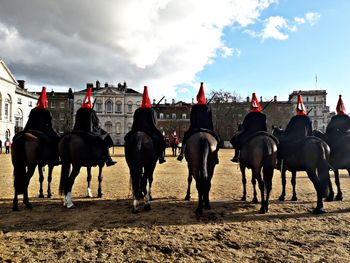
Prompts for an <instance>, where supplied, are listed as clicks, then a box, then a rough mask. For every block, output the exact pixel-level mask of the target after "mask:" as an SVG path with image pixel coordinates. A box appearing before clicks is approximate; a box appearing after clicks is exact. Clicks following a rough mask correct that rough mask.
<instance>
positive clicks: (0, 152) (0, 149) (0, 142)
mask: <svg viewBox="0 0 350 263" xmlns="http://www.w3.org/2000/svg"><path fill="white" fill-rule="evenodd" d="M0 154H2V140H0Z"/></svg>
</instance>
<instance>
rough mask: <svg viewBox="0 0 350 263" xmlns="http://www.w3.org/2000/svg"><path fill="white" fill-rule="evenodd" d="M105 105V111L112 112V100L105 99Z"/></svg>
mask: <svg viewBox="0 0 350 263" xmlns="http://www.w3.org/2000/svg"><path fill="white" fill-rule="evenodd" d="M105 107H106V113H112V112H113V102H112V101H110V100H107V101H106V103H105Z"/></svg>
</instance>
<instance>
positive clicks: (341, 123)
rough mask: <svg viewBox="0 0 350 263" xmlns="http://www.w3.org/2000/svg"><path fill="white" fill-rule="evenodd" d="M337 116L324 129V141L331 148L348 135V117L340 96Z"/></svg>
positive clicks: (349, 120)
mask: <svg viewBox="0 0 350 263" xmlns="http://www.w3.org/2000/svg"><path fill="white" fill-rule="evenodd" d="M336 110H337V115H335V116H333V117H332V118H331V121H330V122H329V124H328V125H327V128H326V135H327V136H326V141H327V143H328V144H329V145H330V146H331V147H332V146H333V145H334V144H335V143H336V142H337V141H338V140H339V138H340V137H343V136H347V135H350V117H349V115H347V114H346V112H345V106H344V103H343V100H342V96H341V95H339V99H338V103H337V107H336Z"/></svg>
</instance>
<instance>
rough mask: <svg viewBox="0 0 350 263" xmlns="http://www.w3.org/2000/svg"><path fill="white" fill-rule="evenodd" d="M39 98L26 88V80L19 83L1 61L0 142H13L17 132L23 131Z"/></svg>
mask: <svg viewBox="0 0 350 263" xmlns="http://www.w3.org/2000/svg"><path fill="white" fill-rule="evenodd" d="M38 97H39V96H38V95H37V94H36V93H33V92H29V91H28V90H27V89H26V88H25V81H24V80H18V81H17V80H16V79H15V77H14V76H13V74H12V73H11V71H10V70H9V68H8V67H7V66H6V64H5V62H4V61H3V60H1V59H0V140H2V141H3V142H4V141H5V140H6V139H7V138H9V139H10V140H11V139H12V137H13V136H14V134H15V133H16V132H18V131H21V130H22V129H23V127H24V126H25V124H26V123H27V121H28V116H29V113H30V110H31V109H32V108H33V107H35V105H36V102H37V100H38Z"/></svg>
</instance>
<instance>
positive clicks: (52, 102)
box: [51, 101, 78, 108]
mask: <svg viewBox="0 0 350 263" xmlns="http://www.w3.org/2000/svg"><path fill="white" fill-rule="evenodd" d="M77 104H78V101H77ZM55 107H56V101H51V108H55Z"/></svg>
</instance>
